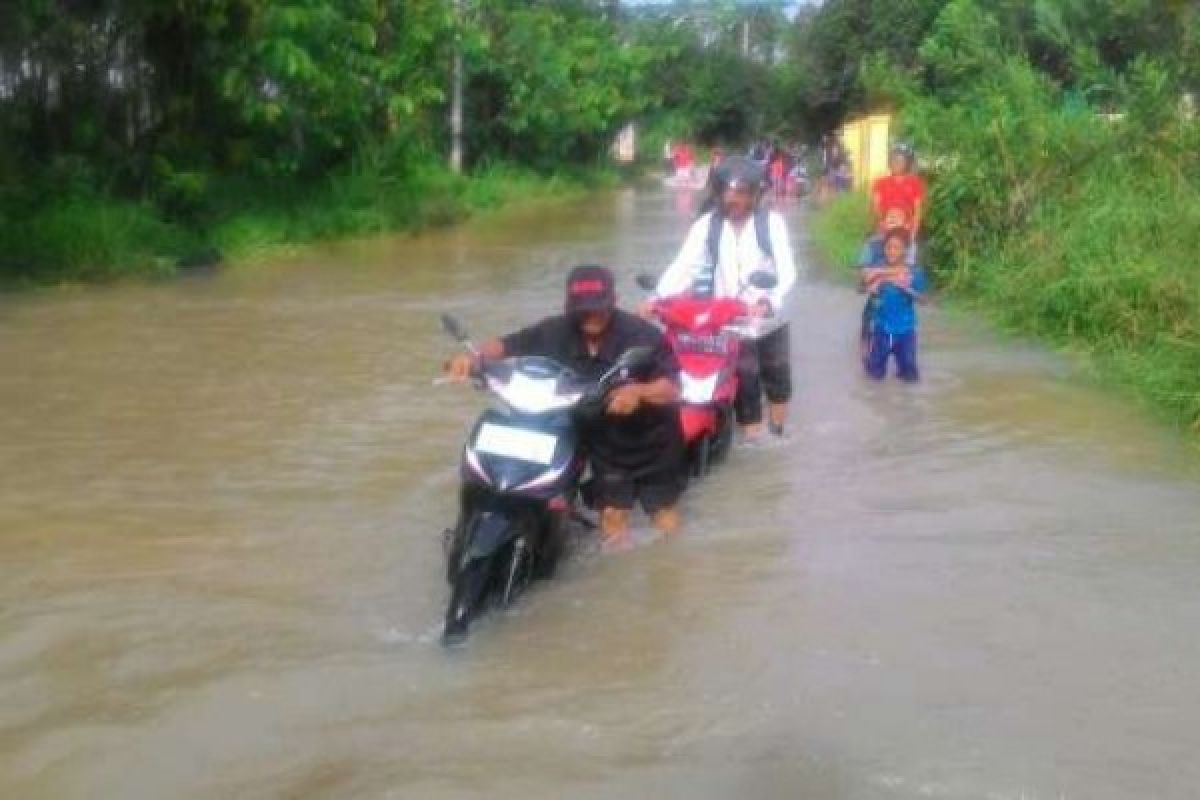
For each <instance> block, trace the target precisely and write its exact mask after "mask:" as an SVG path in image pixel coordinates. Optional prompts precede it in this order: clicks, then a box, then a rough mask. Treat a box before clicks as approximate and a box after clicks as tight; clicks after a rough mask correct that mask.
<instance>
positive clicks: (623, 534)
mask: <svg viewBox="0 0 1200 800" xmlns="http://www.w3.org/2000/svg"><path fill="white" fill-rule="evenodd" d="M600 538H601V540H602V541H603V543H604V546H605V547H622V546H625V545H627V544H629V509H627V508H605V509H604V510H602V511H601V512H600Z"/></svg>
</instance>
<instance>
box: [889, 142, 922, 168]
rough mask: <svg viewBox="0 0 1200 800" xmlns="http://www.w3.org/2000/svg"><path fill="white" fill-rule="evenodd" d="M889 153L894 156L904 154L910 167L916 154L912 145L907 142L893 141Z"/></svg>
mask: <svg viewBox="0 0 1200 800" xmlns="http://www.w3.org/2000/svg"><path fill="white" fill-rule="evenodd" d="M891 154H892V155H894V156H904V157H905V158H906V159H908V165H909V166H910V167H911V166H912V165H913V163H914V162H915V161H916V159H917V154H916V152H915V151H914V150H913V147H912V145H911V144H909V143H908V142H893V143H892V151H891Z"/></svg>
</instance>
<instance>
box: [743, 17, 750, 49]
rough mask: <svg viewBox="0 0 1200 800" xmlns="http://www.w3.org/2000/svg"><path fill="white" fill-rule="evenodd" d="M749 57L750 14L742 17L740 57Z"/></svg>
mask: <svg viewBox="0 0 1200 800" xmlns="http://www.w3.org/2000/svg"><path fill="white" fill-rule="evenodd" d="M749 57H750V15H749V14H747V15H746V16H745V17H743V18H742V58H749Z"/></svg>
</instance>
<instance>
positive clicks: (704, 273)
mask: <svg viewBox="0 0 1200 800" xmlns="http://www.w3.org/2000/svg"><path fill="white" fill-rule="evenodd" d="M724 225H725V216H724V215H723V214H721V212H720V209H716V208H714V209H713V211H712V215H711V216H710V217H709V218H708V236H706V237H705V239H704V254H705V256H706V259H705V262H704V263H703V264H702V265H701V266H700V269H699V270H698V271H697V272H696V277H695V279H694V280H693V281H692V292H693V293H694V294H696V295H698V296H700V297H712V296H713V293H714V292H716V290H717V259H718V258H719V257H720V253H721V231H722V230H723V228H724Z"/></svg>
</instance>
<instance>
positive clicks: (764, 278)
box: [749, 270, 779, 289]
mask: <svg viewBox="0 0 1200 800" xmlns="http://www.w3.org/2000/svg"><path fill="white" fill-rule="evenodd" d="M749 280H750V285H751V286H753V287H754V288H755V289H774V288H775V287H776V286H778V285H779V278H778V277H776V276H775V273H774V272H766V271H765V270H759V271H758V272H752V273H750V279H749Z"/></svg>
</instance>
